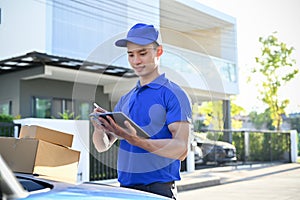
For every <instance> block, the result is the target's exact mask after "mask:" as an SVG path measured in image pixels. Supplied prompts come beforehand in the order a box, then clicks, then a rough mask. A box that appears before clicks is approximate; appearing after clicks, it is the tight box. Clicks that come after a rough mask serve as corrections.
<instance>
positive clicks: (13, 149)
mask: <svg viewBox="0 0 300 200" xmlns="http://www.w3.org/2000/svg"><path fill="white" fill-rule="evenodd" d="M0 153H1V155H2V157H3V159H4V160H5V161H6V163H7V164H8V166H9V167H10V168H11V170H12V171H14V172H21V173H30V174H38V175H44V176H46V177H50V178H51V179H52V180H58V181H64V182H71V183H76V181H77V171H78V162H79V156H80V152H79V151H75V150H72V149H69V148H66V147H63V146H59V145H55V144H52V143H49V142H45V141H43V140H38V139H31V138H22V139H16V138H11V137H0Z"/></svg>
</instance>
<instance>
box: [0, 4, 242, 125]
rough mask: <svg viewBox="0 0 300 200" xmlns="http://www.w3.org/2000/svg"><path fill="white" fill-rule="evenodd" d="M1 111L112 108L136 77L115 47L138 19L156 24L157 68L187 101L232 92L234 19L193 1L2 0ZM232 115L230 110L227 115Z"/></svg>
mask: <svg viewBox="0 0 300 200" xmlns="http://www.w3.org/2000/svg"><path fill="white" fill-rule="evenodd" d="M0 10H1V12H0V14H1V16H0V19H1V20H0V35H1V37H0V44H1V46H0V113H4V114H11V115H14V116H16V115H20V116H21V117H22V118H51V117H55V118H59V113H63V112H65V111H70V112H74V113H75V116H80V119H88V114H89V113H90V112H91V111H92V109H93V107H92V103H93V102H97V103H98V104H99V105H101V106H103V107H104V108H106V109H108V110H111V109H113V107H114V105H115V103H116V102H117V100H118V99H119V97H120V96H121V95H122V94H124V93H125V92H126V91H128V90H129V89H130V88H132V87H133V86H134V85H135V83H136V80H137V78H136V77H135V75H134V74H133V73H132V71H131V69H130V67H129V66H128V64H127V60H126V52H125V51H124V49H122V48H118V47H114V45H113V44H114V41H115V40H116V39H117V38H120V37H123V36H124V34H125V33H126V31H127V30H128V29H129V28H130V27H131V26H132V25H133V24H135V23H137V22H144V23H151V24H154V25H155V26H156V27H159V29H160V32H161V39H160V41H161V43H162V44H163V46H164V52H165V53H164V55H163V57H162V59H161V65H162V71H163V72H165V73H166V75H167V76H168V77H169V78H170V79H172V80H173V81H174V82H176V83H178V84H179V85H181V86H182V87H183V88H184V89H185V90H186V92H187V93H188V94H189V96H190V98H191V100H192V102H193V103H198V104H201V102H203V101H215V100H223V102H224V108H226V110H227V111H225V125H226V127H230V120H227V119H230V117H228V113H230V112H228V110H229V109H230V107H229V105H230V103H229V98H230V96H231V95H236V94H238V70H237V44H236V20H235V18H233V17H231V16H228V15H226V14H224V13H221V12H219V11H216V10H214V9H212V8H209V7H207V6H205V5H202V4H200V3H198V2H197V1H193V0H172V1H170V0H152V1H142V0H136V1H131V0H128V1H122V0H116V1H97V2H94V3H93V4H92V3H88V2H86V1H72V0H67V1H47V0H41V1H36V0H28V1H26V2H25V1H24V2H23V1H17V0H11V1H3V2H1V3H0ZM229 116H230V115H229Z"/></svg>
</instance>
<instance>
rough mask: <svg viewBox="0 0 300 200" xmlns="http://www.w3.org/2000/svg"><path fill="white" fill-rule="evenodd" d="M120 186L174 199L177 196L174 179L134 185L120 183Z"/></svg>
mask: <svg viewBox="0 0 300 200" xmlns="http://www.w3.org/2000/svg"><path fill="white" fill-rule="evenodd" d="M121 187H126V188H131V189H136V190H142V191H145V192H151V193H154V194H158V195H162V196H166V197H169V198H172V199H176V197H177V187H176V185H175V182H174V181H172V182H168V183H151V184H149V185H134V186H123V185H121Z"/></svg>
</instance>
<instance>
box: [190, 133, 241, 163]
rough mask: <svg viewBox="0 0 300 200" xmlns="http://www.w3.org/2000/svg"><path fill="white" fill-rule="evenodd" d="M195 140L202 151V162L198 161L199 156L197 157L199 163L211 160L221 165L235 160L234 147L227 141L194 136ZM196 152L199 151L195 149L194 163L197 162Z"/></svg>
mask: <svg viewBox="0 0 300 200" xmlns="http://www.w3.org/2000/svg"><path fill="white" fill-rule="evenodd" d="M195 142H196V146H197V147H198V148H200V149H201V151H202V162H199V160H200V159H199V158H198V159H197V160H198V163H199V164H208V163H209V162H210V163H211V162H213V163H215V164H217V165H221V164H225V163H232V162H236V161H237V158H236V148H235V146H234V145H232V144H230V143H228V142H223V141H213V140H209V139H203V138H200V137H195ZM195 149H196V148H195ZM198 151H199V150H198ZM196 154H199V153H197V152H196V151H195V164H197V162H196V157H197V156H196Z"/></svg>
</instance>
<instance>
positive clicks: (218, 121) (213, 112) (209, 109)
mask: <svg viewBox="0 0 300 200" xmlns="http://www.w3.org/2000/svg"><path fill="white" fill-rule="evenodd" d="M222 103H223V102H222V101H209V102H203V103H202V104H201V106H198V105H194V106H193V114H194V119H195V120H194V129H195V130H196V131H199V130H201V129H203V128H208V127H209V126H212V127H213V128H214V129H217V130H222V129H223V128H224V127H223V125H224V121H223V120H224V119H223V109H222ZM230 106H231V125H232V128H234V129H239V128H241V127H242V126H243V123H242V121H241V120H240V119H239V116H240V115H241V114H242V113H244V112H245V109H244V108H242V107H241V106H239V105H237V104H235V103H234V99H233V98H231V101H230Z"/></svg>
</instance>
